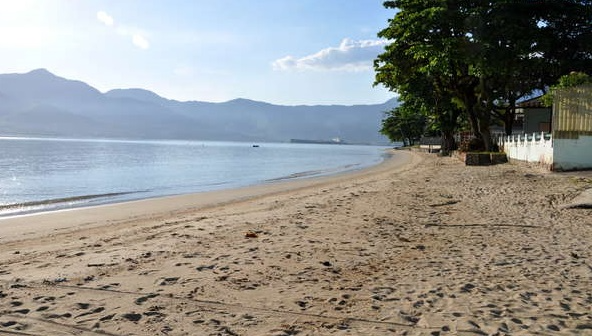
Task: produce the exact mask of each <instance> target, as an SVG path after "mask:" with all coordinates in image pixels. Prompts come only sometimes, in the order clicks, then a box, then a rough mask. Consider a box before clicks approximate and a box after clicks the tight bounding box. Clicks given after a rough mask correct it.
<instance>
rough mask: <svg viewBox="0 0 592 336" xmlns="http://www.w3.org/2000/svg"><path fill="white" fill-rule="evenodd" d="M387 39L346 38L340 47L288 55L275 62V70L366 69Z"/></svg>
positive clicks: (370, 66) (382, 49)
mask: <svg viewBox="0 0 592 336" xmlns="http://www.w3.org/2000/svg"><path fill="white" fill-rule="evenodd" d="M387 44H388V41H386V40H359V41H354V40H352V39H349V38H346V39H343V41H341V44H340V45H339V46H338V47H329V48H326V49H323V50H321V51H319V52H317V53H315V54H312V55H308V56H304V57H301V58H297V57H294V56H286V57H283V58H280V59H278V60H276V61H274V62H273V64H272V65H273V68H274V69H275V70H280V71H282V70H292V69H296V70H328V71H366V70H371V69H372V61H373V60H374V59H375V58H376V56H378V55H379V54H380V53H382V52H383V51H384V46H385V45H387Z"/></svg>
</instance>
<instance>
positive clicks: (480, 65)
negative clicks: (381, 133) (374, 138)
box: [375, 0, 592, 150]
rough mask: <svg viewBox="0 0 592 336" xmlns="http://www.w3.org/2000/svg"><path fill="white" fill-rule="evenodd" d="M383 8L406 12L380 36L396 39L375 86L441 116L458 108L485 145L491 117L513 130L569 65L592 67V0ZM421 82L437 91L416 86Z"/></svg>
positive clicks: (402, 3)
mask: <svg viewBox="0 0 592 336" xmlns="http://www.w3.org/2000/svg"><path fill="white" fill-rule="evenodd" d="M384 6H385V7H387V8H392V9H397V10H399V11H398V12H397V13H396V14H395V16H394V18H393V19H391V20H389V25H388V27H387V28H385V29H384V30H382V31H380V32H379V34H378V35H379V36H380V37H383V38H385V39H388V40H390V41H391V43H390V44H389V45H388V46H387V47H386V50H385V52H384V53H383V54H381V55H379V56H378V58H377V59H376V60H375V70H376V82H375V83H376V84H378V83H381V84H383V85H385V86H386V87H388V88H390V89H391V90H393V91H396V92H398V93H399V94H401V95H402V97H413V99H421V100H423V101H424V102H425V103H426V104H427V105H429V106H435V107H439V108H433V109H431V111H432V112H433V113H435V114H436V115H440V114H444V115H446V114H450V106H454V105H456V106H457V107H458V108H460V109H462V111H463V112H464V113H465V116H466V119H467V120H468V121H469V124H470V126H471V129H472V131H473V133H474V134H475V136H476V137H477V138H479V139H480V140H481V142H482V143H483V146H484V149H486V150H488V149H490V148H491V145H492V136H491V132H490V125H491V124H492V118H499V119H500V120H502V121H504V122H505V124H506V132H511V125H512V120H513V118H514V113H515V106H516V102H517V101H518V100H519V99H520V98H522V97H524V96H527V95H529V94H532V92H533V91H534V90H545V88H546V87H548V86H549V85H551V84H553V83H555V82H556V81H557V79H558V78H559V76H560V75H561V74H564V73H565V72H566V71H568V68H570V67H571V68H572V69H569V70H570V71H571V70H580V71H590V69H591V63H590V62H591V61H592V47H591V44H592V36H591V34H592V29H591V26H590V25H591V22H592V12H591V10H592V9H591V8H592V5H591V1H590V0H587V1H576V0H554V1H537V2H532V1H513V0H499V1H486V0H421V1H418V0H394V1H386V2H385V3H384ZM568 72H569V71H568ZM418 79H421V80H422V81H424V82H427V83H428V84H427V85H428V86H431V87H432V90H428V91H427V92H426V91H425V90H417V89H416V88H415V87H414V86H415V85H417V82H418ZM434 102H437V104H435V105H434Z"/></svg>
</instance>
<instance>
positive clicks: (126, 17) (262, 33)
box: [0, 0, 395, 105]
mask: <svg viewBox="0 0 592 336" xmlns="http://www.w3.org/2000/svg"><path fill="white" fill-rule="evenodd" d="M382 3H383V1H382V0H0V73H26V72H29V71H31V70H34V69H39V68H45V69H47V70H49V71H50V72H52V73H54V74H56V75H58V76H60V77H65V78H68V79H75V80H80V81H83V82H85V83H87V84H89V85H91V86H93V87H95V88H97V89H98V90H100V91H101V92H106V91H108V90H111V89H125V88H143V89H147V90H150V91H153V92H155V93H157V94H159V95H160V96H163V97H165V98H168V99H175V100H180V101H189V100H196V101H207V102H223V101H228V100H232V99H236V98H246V99H252V100H258V101H264V102H268V103H272V104H280V105H317V104H321V105H331V104H338V105H357V104H377V103H383V102H385V101H387V100H388V99H391V98H393V97H395V94H394V93H392V92H389V91H388V90H387V89H386V88H384V87H382V86H376V87H374V86H373V82H374V75H375V73H374V70H373V67H372V62H373V60H374V59H375V58H376V56H377V55H378V54H380V53H382V51H383V50H384V46H385V45H386V43H387V42H386V41H384V40H381V39H379V38H378V37H377V33H378V32H379V31H380V30H381V29H383V28H385V27H386V26H387V24H388V19H389V18H392V17H393V16H394V12H393V10H392V9H386V8H384V7H383V6H382ZM0 91H1V88H0Z"/></svg>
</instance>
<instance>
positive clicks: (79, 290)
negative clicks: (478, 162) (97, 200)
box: [0, 152, 592, 335]
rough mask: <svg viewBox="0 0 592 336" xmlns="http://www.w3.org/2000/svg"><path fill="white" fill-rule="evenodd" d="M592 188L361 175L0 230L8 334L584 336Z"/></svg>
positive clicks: (50, 217)
mask: <svg viewBox="0 0 592 336" xmlns="http://www.w3.org/2000/svg"><path fill="white" fill-rule="evenodd" d="M590 188H592V176H591V175H590V174H587V175H586V174H578V173H571V174H556V173H549V172H545V171H542V170H539V169H538V168H536V167H531V166H527V165H520V164H505V165H497V166H489V167H466V166H464V164H462V163H461V162H460V161H458V160H457V159H455V158H441V157H437V156H435V155H433V154H423V153H412V152H396V153H395V159H393V160H389V161H388V162H386V163H384V164H382V165H379V166H377V167H373V168H371V169H366V170H363V171H359V172H356V173H350V174H343V175H338V176H333V177H324V178H315V179H305V180H298V181H292V182H286V183H273V184H269V185H262V186H257V187H252V188H244V189H237V190H232V191H222V192H213V193H207V194H196V195H188V196H179V197H170V198H164V199H157V200H146V201H140V202H130V203H125V204H117V205H109V206H101V207H94V208H88V209H77V210H71V211H60V212H55V213H49V214H40V215H32V216H24V217H19V218H15V219H4V220H0V243H2V244H1V245H0V286H1V291H0V304H1V306H2V314H1V315H0V334H2V333H5V334H15V335H19V334H22V335H341V334H344V335H345V334H349V335H589V334H592V313H591V311H592V260H591V257H592V247H591V246H592V244H591V243H590V242H591V241H592V239H591V238H592V216H591V215H592V209H589V208H585V207H566V206H565V205H566V204H569V203H570V202H571V201H572V200H574V199H576V197H577V196H578V195H580V194H581V193H582V192H583V191H585V190H587V189H590Z"/></svg>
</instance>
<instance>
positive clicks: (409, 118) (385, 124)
mask: <svg viewBox="0 0 592 336" xmlns="http://www.w3.org/2000/svg"><path fill="white" fill-rule="evenodd" d="M425 127H426V117H425V115H424V114H422V113H421V111H420V110H417V109H415V108H414V107H412V106H409V104H403V105H401V106H399V107H396V108H394V109H392V110H390V111H388V112H386V115H385V119H383V120H382V129H381V130H380V132H381V133H382V134H384V135H385V136H387V137H388V138H389V139H390V140H391V141H403V142H404V143H405V145H409V146H412V145H413V144H414V142H415V141H416V140H418V139H419V138H420V137H421V136H422V134H423V132H424V129H425Z"/></svg>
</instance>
